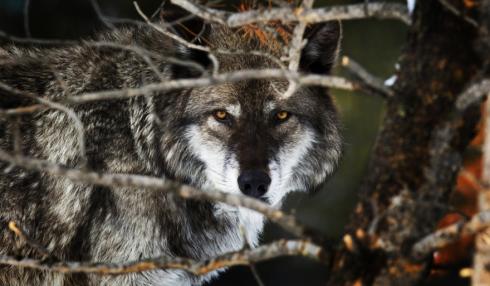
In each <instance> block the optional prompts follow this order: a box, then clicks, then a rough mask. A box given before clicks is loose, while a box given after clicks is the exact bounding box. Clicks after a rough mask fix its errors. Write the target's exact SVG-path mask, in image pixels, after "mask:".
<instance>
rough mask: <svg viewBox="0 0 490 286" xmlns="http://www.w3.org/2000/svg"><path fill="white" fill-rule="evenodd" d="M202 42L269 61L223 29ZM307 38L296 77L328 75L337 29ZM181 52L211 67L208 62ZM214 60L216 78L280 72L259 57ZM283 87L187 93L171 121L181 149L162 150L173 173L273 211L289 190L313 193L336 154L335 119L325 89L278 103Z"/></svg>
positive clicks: (267, 84) (243, 84)
mask: <svg viewBox="0 0 490 286" xmlns="http://www.w3.org/2000/svg"><path fill="white" fill-rule="evenodd" d="M203 35H206V36H204V37H205V39H204V40H203V41H202V43H205V44H207V45H210V46H212V47H213V48H219V49H227V50H237V49H239V50H263V51H265V52H269V53H272V54H274V51H271V50H270V49H269V48H266V47H264V45H262V44H260V43H257V42H254V41H253V40H250V39H247V40H245V39H244V37H243V36H241V35H240V34H239V33H238V32H237V31H234V30H231V29H228V28H224V27H221V26H213V25H212V26H210V27H208V28H207V33H203ZM307 35H308V36H307V44H306V46H305V47H304V48H303V51H302V57H301V62H300V69H301V71H302V72H305V73H317V74H328V73H329V72H330V69H331V67H332V63H333V61H334V59H335V57H336V53H337V47H338V41H339V37H340V27H339V23H337V22H334V23H326V24H322V25H319V26H315V27H312V28H310V29H309V30H308V32H307ZM179 50H180V52H181V53H182V54H183V55H184V56H185V57H187V58H193V59H197V60H198V61H199V60H201V63H202V64H203V65H210V63H209V60H208V59H209V58H208V56H207V55H204V54H202V53H201V54H199V53H200V52H198V51H193V50H191V49H188V48H185V47H180V48H179ZM216 57H217V60H218V62H219V71H220V72H232V71H237V70H243V69H263V68H278V66H277V65H276V64H275V63H274V62H272V61H271V60H268V59H267V58H265V57H263V56H254V55H250V54H241V53H237V54H220V53H217V54H216ZM287 88H288V82H287V81H286V80H245V81H240V82H236V83H226V84H220V85H213V86H209V87H203V88H194V89H192V90H189V91H187V92H186V100H185V103H183V104H182V108H181V110H180V111H179V112H181V114H180V115H179V116H180V118H181V119H180V120H177V121H176V122H175V124H176V125H177V126H178V130H179V132H180V134H181V135H182V138H185V142H182V141H179V142H174V144H173V145H172V144H168V142H166V143H162V144H164V145H165V144H167V145H166V147H165V148H164V149H165V150H164V151H163V153H166V154H167V155H166V163H167V166H168V168H170V169H172V170H170V171H171V173H172V174H173V175H174V176H175V177H177V178H180V179H181V180H183V181H186V182H189V183H191V184H193V185H195V186H197V187H199V188H202V189H215V190H220V191H223V192H230V193H236V194H239V193H242V194H245V195H248V196H252V197H255V198H259V199H262V200H264V201H266V202H268V203H270V204H272V205H278V204H280V203H281V201H282V199H283V198H284V196H285V194H287V193H288V192H290V191H293V190H311V189H315V188H317V187H318V186H319V185H321V184H322V183H323V182H324V181H325V180H326V178H327V176H328V175H329V174H331V173H332V172H333V171H334V169H335V167H336V165H337V162H338V160H339V157H340V155H341V138H340V135H339V127H338V120H337V112H336V109H335V107H334V105H333V103H332V100H331V98H330V96H329V95H328V92H327V90H326V89H325V88H322V87H312V86H309V87H301V88H299V89H298V90H297V91H296V92H295V93H294V94H293V95H292V96H291V97H289V98H283V96H282V94H283V93H284V92H285V91H286V89H287ZM177 145H178V146H177ZM184 146H185V147H184ZM179 152H180V153H181V154H180V155H179V156H176V153H179ZM184 153H185V155H182V154H184ZM164 156H165V155H164ZM176 158H178V161H179V162H178V163H177V162H176Z"/></svg>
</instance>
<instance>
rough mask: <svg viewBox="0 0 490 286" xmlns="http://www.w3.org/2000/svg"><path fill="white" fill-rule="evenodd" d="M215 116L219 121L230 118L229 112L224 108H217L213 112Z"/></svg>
mask: <svg viewBox="0 0 490 286" xmlns="http://www.w3.org/2000/svg"><path fill="white" fill-rule="evenodd" d="M213 116H214V118H215V119H216V120H218V121H223V120H226V119H227V118H228V112H226V111H224V110H216V111H215V112H214V113H213Z"/></svg>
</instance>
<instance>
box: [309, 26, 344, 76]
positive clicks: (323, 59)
mask: <svg viewBox="0 0 490 286" xmlns="http://www.w3.org/2000/svg"><path fill="white" fill-rule="evenodd" d="M305 35H306V39H307V41H308V42H307V44H306V46H305V47H304V48H303V51H302V53H301V61H300V70H301V71H303V72H309V73H316V74H328V73H330V70H331V69H332V66H333V64H334V63H335V60H336V58H337V54H338V50H339V43H340V39H341V37H342V27H341V24H340V21H330V22H326V23H321V24H316V25H313V26H311V27H309V28H308V29H307V30H306V32H305Z"/></svg>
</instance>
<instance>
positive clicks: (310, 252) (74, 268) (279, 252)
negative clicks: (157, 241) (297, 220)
mask: <svg viewBox="0 0 490 286" xmlns="http://www.w3.org/2000/svg"><path fill="white" fill-rule="evenodd" d="M297 255H299V256H303V257H307V258H310V259H313V260H316V261H320V262H325V257H324V256H323V255H324V253H323V251H322V249H321V248H320V247H318V246H316V245H314V244H312V243H310V242H309V241H306V240H278V241H275V242H272V243H269V244H265V245H262V246H259V247H257V248H254V249H243V250H241V251H237V252H231V253H227V254H224V255H221V256H218V257H215V258H212V259H209V260H205V261H196V260H192V259H187V258H169V257H167V256H162V257H156V258H149V259H143V260H139V261H132V262H120V263H117V262H94V263H89V262H55V263H52V262H45V261H42V260H37V259H30V258H21V259H19V258H17V257H12V256H5V255H3V256H2V255H0V264H3V265H10V266H17V267H22V268H31V269H38V270H44V271H52V272H61V273H93V274H101V275H107V274H111V275H118V274H127V273H134V272H143V271H150V270H156V269H181V270H185V271H188V272H190V273H193V274H196V275H204V274H206V273H209V272H212V271H214V270H218V269H222V268H225V267H230V266H236V265H249V264H251V263H257V262H260V261H264V260H268V259H272V258H275V257H280V256H297Z"/></svg>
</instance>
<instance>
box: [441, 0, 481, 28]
mask: <svg viewBox="0 0 490 286" xmlns="http://www.w3.org/2000/svg"><path fill="white" fill-rule="evenodd" d="M439 2H440V3H441V5H442V6H444V8H446V9H447V10H448V11H450V12H451V13H453V14H454V15H456V16H458V17H461V19H463V20H465V21H466V22H467V23H468V24H470V25H472V26H473V27H475V28H478V22H477V21H476V20H475V19H473V18H471V17H469V16H467V15H464V14H463V12H462V11H460V10H458V9H457V8H456V7H454V6H453V5H452V4H451V3H449V2H447V1H446V0H439Z"/></svg>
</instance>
